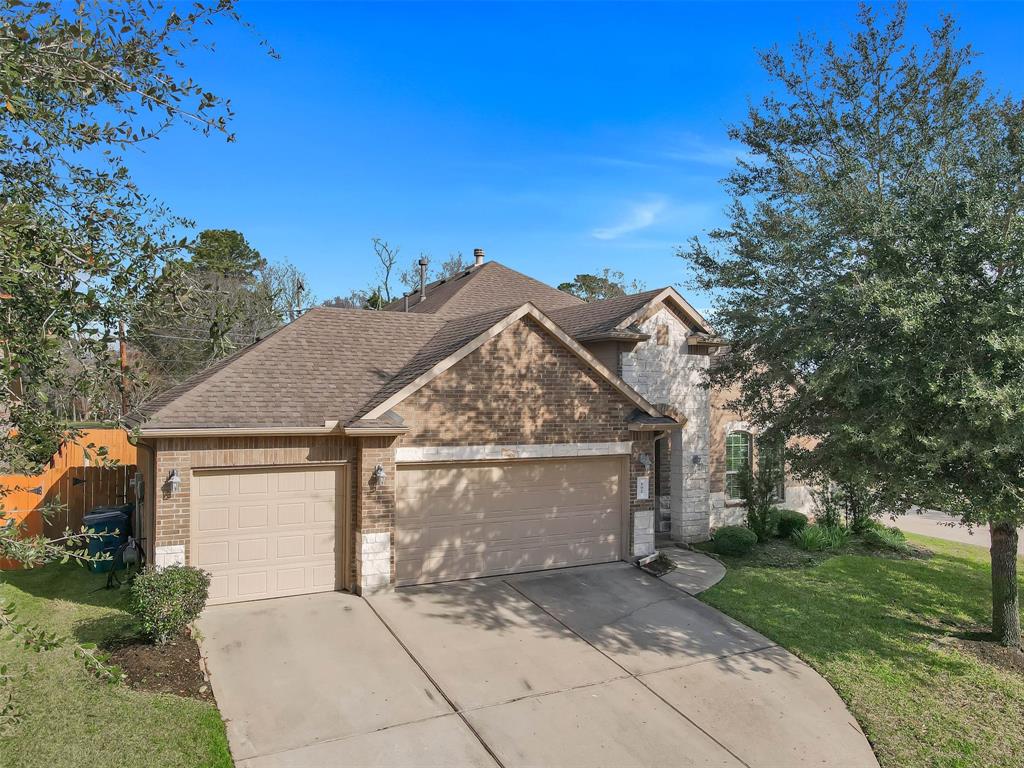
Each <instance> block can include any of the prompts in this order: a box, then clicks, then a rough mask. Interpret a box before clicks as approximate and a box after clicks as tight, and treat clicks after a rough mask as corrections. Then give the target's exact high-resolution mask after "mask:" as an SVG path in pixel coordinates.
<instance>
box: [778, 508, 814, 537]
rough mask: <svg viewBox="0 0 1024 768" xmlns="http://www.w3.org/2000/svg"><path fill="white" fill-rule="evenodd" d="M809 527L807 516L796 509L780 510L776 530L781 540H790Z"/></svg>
mask: <svg viewBox="0 0 1024 768" xmlns="http://www.w3.org/2000/svg"><path fill="white" fill-rule="evenodd" d="M806 527H807V515H801V514H800V513H799V512H797V511H796V510H795V509H780V510H779V511H778V517H777V518H776V522H775V528H776V531H777V532H778V533H777V535H778V537H779V538H780V539H788V538H789V537H790V536H792V535H793V534H794V533H796V532H797V531H800V530H803V529H804V528H806Z"/></svg>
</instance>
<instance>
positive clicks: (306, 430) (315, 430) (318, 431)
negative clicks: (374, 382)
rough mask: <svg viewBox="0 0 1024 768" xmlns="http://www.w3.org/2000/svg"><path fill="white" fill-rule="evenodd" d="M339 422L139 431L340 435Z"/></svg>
mask: <svg viewBox="0 0 1024 768" xmlns="http://www.w3.org/2000/svg"><path fill="white" fill-rule="evenodd" d="M340 434H342V432H341V431H340V430H339V429H338V422H336V421H332V422H328V423H327V424H326V425H324V426H322V427H195V428H193V429H186V428H181V429H179V428H175V427H165V428H160V427H155V428H151V429H146V427H142V428H141V429H140V430H139V435H140V436H141V437H231V436H237V437H243V436H248V435H274V436H277V435H340Z"/></svg>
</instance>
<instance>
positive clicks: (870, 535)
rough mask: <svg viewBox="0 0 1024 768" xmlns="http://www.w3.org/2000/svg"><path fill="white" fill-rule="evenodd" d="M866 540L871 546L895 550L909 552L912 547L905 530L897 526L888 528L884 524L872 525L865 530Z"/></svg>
mask: <svg viewBox="0 0 1024 768" xmlns="http://www.w3.org/2000/svg"><path fill="white" fill-rule="evenodd" d="M864 542H865V543H866V544H868V545H869V546H872V547H876V548H878V549H891V550H893V551H894V552H907V551H908V550H909V549H910V545H909V544H907V537H906V536H904V535H903V531H901V530H900V529H899V528H896V527H892V528H886V527H885V526H884V525H876V526H872V527H871V528H869V529H868V530H867V531H865V532H864Z"/></svg>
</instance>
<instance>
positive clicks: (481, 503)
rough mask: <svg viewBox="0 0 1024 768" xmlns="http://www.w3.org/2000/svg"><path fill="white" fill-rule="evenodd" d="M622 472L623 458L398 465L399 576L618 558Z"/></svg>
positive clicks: (448, 575)
mask: <svg viewBox="0 0 1024 768" xmlns="http://www.w3.org/2000/svg"><path fill="white" fill-rule="evenodd" d="M623 471H624V462H623V459H622V457H621V456H616V457H601V458H594V459H564V460H563V459H558V460H554V459H552V460H543V461H515V462H497V463H467V464H444V465H442V464H434V465H406V466H401V467H399V471H398V489H397V494H398V499H397V502H398V503H397V508H396V520H395V539H396V540H395V569H396V583H397V584H398V585H399V586H402V585H408V584H426V583H429V582H434V581H448V580H452V579H465V578H470V577H474V576H491V575H496V574H502V573H516V572H519V571H533V570H540V569H542V568H560V567H564V566H569V565H586V564H590V563H604V562H610V561H614V560H618V559H620V556H621V539H622V528H623V522H622V520H623V513H622V510H623V508H624V506H625V504H624V498H623V494H624V492H625V486H624V484H623V481H622V473H623Z"/></svg>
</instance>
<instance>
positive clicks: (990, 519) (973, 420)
mask: <svg viewBox="0 0 1024 768" xmlns="http://www.w3.org/2000/svg"><path fill="white" fill-rule="evenodd" d="M905 26H906V7H905V6H904V5H897V6H895V7H893V8H892V9H891V10H889V11H887V12H886V13H885V14H884V15H880V14H879V13H877V12H876V11H874V10H872V9H871V8H869V7H862V9H861V12H860V27H859V29H857V30H856V31H855V32H853V33H852V35H851V37H850V40H849V42H848V44H847V45H845V46H841V45H837V44H834V43H828V44H825V45H820V44H818V43H817V41H816V40H815V39H814V38H813V37H802V38H800V39H799V41H798V42H797V43H796V45H795V46H794V47H793V49H792V51H791V52H790V53H789V55H784V54H783V53H781V52H780V51H779V50H777V49H773V50H770V51H767V52H765V53H763V54H762V57H761V58H762V62H763V64H764V67H765V69H766V71H767V73H768V75H769V76H770V77H771V79H772V81H773V82H774V83H775V85H776V90H775V92H774V93H772V94H771V95H769V96H768V97H766V98H765V99H764V100H763V101H762V102H761V103H759V104H753V105H751V106H750V108H749V112H748V114H747V117H746V119H745V120H744V121H743V122H742V123H741V124H739V125H737V126H735V127H733V128H732V129H731V130H730V136H731V137H732V138H733V139H735V140H738V141H739V142H741V143H742V144H744V145H745V148H746V151H747V156H748V159H745V160H741V161H740V162H739V164H738V167H737V168H736V169H735V170H734V171H733V172H732V173H731V174H730V175H729V176H728V178H727V179H726V182H725V183H726V186H727V189H728V191H729V193H730V195H731V197H732V204H731V207H730V208H729V211H728V215H729V225H728V226H727V227H725V228H723V229H720V230H718V231H714V232H712V233H710V237H709V238H708V239H707V240H695V241H694V242H693V243H692V244H691V246H690V247H689V248H687V249H684V250H683V251H682V252H681V253H680V255H681V256H683V257H684V258H685V259H686V260H687V261H688V262H689V263H690V265H691V266H692V268H693V270H694V274H696V275H697V276H698V277H697V280H696V283H697V285H698V287H700V288H701V289H703V290H707V291H714V292H716V293H717V294H718V296H719V298H718V301H717V303H716V311H715V319H716V322H717V324H718V329H719V330H720V331H721V332H722V333H723V334H724V335H725V336H727V337H728V338H729V339H730V342H731V345H732V346H731V354H730V355H729V356H728V358H727V359H726V360H725V361H724V362H723V364H722V365H720V366H719V367H717V368H716V369H715V370H714V371H713V372H712V374H711V378H712V382H713V383H714V384H717V385H730V384H738V385H739V390H740V394H739V396H738V399H737V402H736V406H737V407H738V408H739V409H740V410H742V411H743V412H744V413H745V414H746V415H747V417H748V418H749V419H751V420H752V421H753V422H755V423H756V424H757V425H759V426H760V427H762V428H768V427H773V428H775V429H778V430H780V431H781V432H783V433H785V434H791V435H803V436H806V437H809V438H812V440H811V441H809V442H808V443H807V445H809V446H811V447H806V448H805V449H803V450H800V451H796V452H795V455H794V456H793V458H795V459H796V460H797V462H798V464H799V466H802V467H803V468H805V469H808V468H811V469H816V470H819V471H822V472H824V473H825V474H826V475H827V476H829V477H832V478H837V479H838V480H840V481H850V482H856V483H857V484H860V485H863V486H867V487H870V488H872V489H875V490H876V491H877V492H878V493H883V494H884V495H885V497H886V501H887V503H889V504H891V505H900V504H908V503H911V502H913V503H917V504H922V505H930V506H934V507H936V508H941V509H945V510H947V511H949V512H951V513H954V514H956V515H958V516H959V517H960V518H961V519H962V520H964V521H966V522H968V523H974V524H990V525H991V526H992V527H993V541H994V547H995V546H996V544H995V542H996V539H997V534H999V536H998V538H999V541H1000V542H1004V543H1005V538H1006V537H1009V536H1010V535H1011V534H1012V535H1013V537H1014V539H1015V536H1016V534H1015V533H1014V532H1013V529H1014V528H1015V527H1016V526H1018V525H1020V524H1021V523H1022V522H1024V383H1022V382H1024V323H1022V322H1021V319H1022V316H1024V259H1022V256H1024V218H1022V213H1024V105H1022V103H1021V102H1020V101H1016V100H1014V99H1012V98H1009V97H1003V98H997V97H996V96H994V95H993V94H992V93H991V92H989V91H988V90H987V89H986V85H985V81H984V78H983V76H982V74H981V72H980V71H978V69H977V68H976V66H975V55H974V52H973V51H972V50H971V48H970V47H969V46H961V45H959V44H958V42H957V39H956V38H957V27H956V24H955V22H954V20H953V19H952V18H950V17H945V18H942V19H941V21H940V23H939V25H938V26H937V27H936V28H934V29H932V30H929V36H930V40H929V43H928V45H926V46H923V47H921V48H915V47H911V46H909V45H908V43H907V41H906V39H905V34H904V33H905ZM1003 533H1005V536H1003ZM999 546H1002V544H1000V545H999ZM994 552H995V550H994ZM996 582H1001V583H1002V584H1003V585H1004V586H1005V585H1008V584H1011V583H1012V591H1013V599H1014V604H1013V609H1012V611H1011V610H1010V609H1008V608H1007V607H1006V606H1007V605H1008V603H1004V605H1003V607H1001V608H1000V607H998V606H994V609H995V617H994V627H995V629H996V631H997V632H1001V633H1002V632H1003V629H1004V623H1005V622H1004V623H1001V621H1002V619H1006V620H1007V621H1011V622H1016V621H1017V618H1016V616H1015V614H1016V603H1015V595H1016V581H1015V576H1014V577H1013V580H1012V582H1011V581H1010V580H1009V576H1008V575H1007V574H1006V573H1005V572H1004V571H1001V570H997V571H994V585H996ZM996 586H997V591H998V589H999V587H998V585H996ZM1007 599H1009V598H1007ZM1011 614H1014V615H1012V616H1011ZM1002 636H1003V639H1004V641H1007V642H1011V643H1013V642H1016V643H1018V644H1019V641H1020V638H1019V625H1018V626H1017V628H1016V635H1015V636H1014V627H1013V626H1010V627H1008V628H1007V632H1005V633H1003V635H1002Z"/></svg>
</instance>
